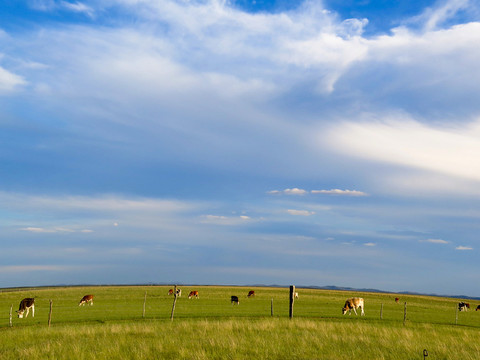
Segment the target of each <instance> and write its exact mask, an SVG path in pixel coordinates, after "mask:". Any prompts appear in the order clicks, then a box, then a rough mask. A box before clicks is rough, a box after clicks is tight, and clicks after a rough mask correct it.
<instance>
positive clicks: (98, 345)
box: [0, 318, 480, 360]
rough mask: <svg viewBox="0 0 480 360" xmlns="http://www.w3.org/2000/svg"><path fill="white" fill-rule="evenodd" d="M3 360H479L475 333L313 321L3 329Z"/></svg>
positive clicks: (458, 329) (441, 327) (443, 328)
mask: <svg viewBox="0 0 480 360" xmlns="http://www.w3.org/2000/svg"><path fill="white" fill-rule="evenodd" d="M1 336H2V342H1V344H2V345H1V347H0V357H1V358H2V359H3V358H5V359H72V360H75V359H92V358H93V359H174V358H175V359H178V358H180V359H246V358H252V357H254V358H258V359H267V358H270V359H287V358H292V357H296V358H300V359H369V360H371V359H415V358H421V355H422V352H423V349H427V350H428V351H429V355H430V356H431V357H430V358H432V359H465V360H469V359H472V360H473V359H478V356H479V354H480V346H479V345H478V341H477V338H478V329H473V328H467V327H458V326H446V325H436V326H432V325H429V324H415V325H409V326H403V325H400V324H396V325H392V324H387V325H386V326H385V325H382V324H379V323H369V322H363V321H362V322H356V323H345V322H337V321H328V320H327V321H326V320H308V319H293V320H289V319H278V318H273V319H225V320H198V319H197V320H183V319H182V320H179V321H174V322H170V321H154V322H152V321H139V322H138V323H113V324H88V325H80V326H79V325H75V324H66V325H61V326H57V327H54V328H48V327H46V326H39V327H20V328H12V329H3V330H2V332H1Z"/></svg>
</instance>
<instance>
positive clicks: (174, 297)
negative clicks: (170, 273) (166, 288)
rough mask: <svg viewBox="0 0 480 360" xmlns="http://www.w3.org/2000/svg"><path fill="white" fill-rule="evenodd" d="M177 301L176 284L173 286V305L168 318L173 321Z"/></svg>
mask: <svg viewBox="0 0 480 360" xmlns="http://www.w3.org/2000/svg"><path fill="white" fill-rule="evenodd" d="M176 303H177V285H175V286H174V287H173V306H172V314H171V315H170V320H172V321H173V313H174V312H175V304H176Z"/></svg>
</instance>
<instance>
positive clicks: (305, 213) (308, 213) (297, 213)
mask: <svg viewBox="0 0 480 360" xmlns="http://www.w3.org/2000/svg"><path fill="white" fill-rule="evenodd" d="M287 212H288V213H289V214H290V215H295V216H312V215H315V211H309V210H294V209H289V210H287Z"/></svg>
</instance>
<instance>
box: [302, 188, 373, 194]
mask: <svg viewBox="0 0 480 360" xmlns="http://www.w3.org/2000/svg"><path fill="white" fill-rule="evenodd" d="M311 193H312V194H326V195H345V196H368V194H367V193H366V192H363V191H358V190H340V189H331V190H312V191H311Z"/></svg>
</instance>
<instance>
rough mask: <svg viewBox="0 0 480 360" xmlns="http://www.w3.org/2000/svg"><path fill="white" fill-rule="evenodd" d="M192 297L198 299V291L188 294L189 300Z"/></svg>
mask: <svg viewBox="0 0 480 360" xmlns="http://www.w3.org/2000/svg"><path fill="white" fill-rule="evenodd" d="M192 297H194V298H197V299H198V291H190V294H188V298H189V299H191V298H192Z"/></svg>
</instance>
